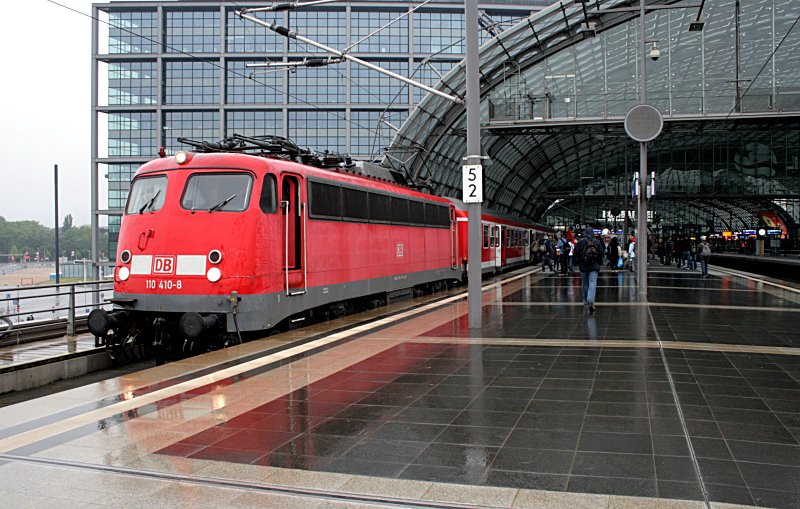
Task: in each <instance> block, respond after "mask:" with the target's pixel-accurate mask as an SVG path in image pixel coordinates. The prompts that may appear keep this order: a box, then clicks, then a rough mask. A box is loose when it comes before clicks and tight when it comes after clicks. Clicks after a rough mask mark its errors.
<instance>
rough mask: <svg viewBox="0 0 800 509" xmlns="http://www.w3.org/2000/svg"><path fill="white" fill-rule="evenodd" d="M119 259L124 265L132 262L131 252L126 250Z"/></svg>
mask: <svg viewBox="0 0 800 509" xmlns="http://www.w3.org/2000/svg"><path fill="white" fill-rule="evenodd" d="M119 259H120V261H121V262H122V263H128V262H129V261H131V252H130V251H128V250H127V249H126V250H125V251H123V252H122V253H121V254H120V255H119Z"/></svg>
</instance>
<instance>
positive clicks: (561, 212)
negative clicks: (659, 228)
mask: <svg viewBox="0 0 800 509" xmlns="http://www.w3.org/2000/svg"><path fill="white" fill-rule="evenodd" d="M697 4H698V3H697V2H694V1H692V2H687V1H679V2H676V1H670V0H650V1H647V2H646V5H647V15H646V17H645V38H646V39H647V41H648V42H647V45H646V46H647V50H648V52H649V51H650V49H651V48H652V46H653V45H656V46H657V47H658V49H659V51H660V58H658V59H657V60H655V61H654V60H651V59H649V58H648V59H647V63H646V66H645V67H646V69H645V72H646V76H647V89H646V92H647V94H646V95H647V101H648V102H649V103H650V104H652V105H653V106H655V107H656V108H658V109H659V110H660V111H661V113H662V115H663V117H664V119H665V128H664V131H663V133H662V134H661V135H660V136H659V138H657V139H656V140H655V141H653V142H651V143H650V144H649V145H650V148H649V157H648V167H649V168H650V169H651V170H653V171H656V173H657V181H658V183H659V185H658V192H659V194H658V197H657V198H656V205H655V210H656V211H657V212H658V214H659V218H660V220H661V222H662V223H663V224H672V223H674V224H676V225H678V224H681V223H682V222H684V223H685V224H702V225H709V224H712V223H714V222H715V221H716V223H718V224H719V226H722V225H723V224H724V223H726V222H727V223H731V224H739V225H741V227H749V226H752V223H753V222H754V221H755V222H758V220H759V219H758V218H759V214H761V213H762V212H763V211H766V210H769V211H773V212H775V214H778V215H779V216H780V217H782V219H783V220H784V221H785V222H786V223H787V224H788V225H792V226H794V225H797V223H798V222H800V215H798V209H800V207H798V199H800V162H798V158H799V157H800V26H798V25H800V23H798V19H800V18H798V11H797V3H796V0H739V1H738V5H739V10H738V11H737V8H736V5H737V2H736V1H735V0H708V1H706V2H705V5H704V8H703V12H702V20H703V21H704V22H705V25H704V27H703V30H702V31H690V30H689V23H690V22H691V21H694V20H695V17H696V16H697V14H698V12H697V7H696V6H697ZM584 5H585V6H586V11H585V13H584V9H583V6H584ZM638 5H639V2H638V1H637V0H633V1H627V2H626V1H619V0H607V1H605V0H592V1H591V2H589V3H587V4H581V3H576V2H574V1H573V0H565V1H563V2H561V3H556V4H553V5H551V6H549V7H548V8H546V9H544V10H543V11H540V12H538V13H536V14H534V15H533V16H531V17H530V18H529V19H526V20H523V21H522V22H520V23H518V24H517V25H515V26H514V27H512V28H510V29H508V30H506V31H504V32H502V33H501V34H500V35H499V36H498V37H496V38H493V39H490V40H489V41H488V42H486V43H485V44H484V45H483V46H482V47H481V53H480V61H481V97H482V99H481V126H482V131H481V143H482V150H483V153H484V155H487V156H488V157H489V160H488V161H487V162H486V163H485V171H484V174H485V179H486V182H485V189H484V195H485V198H486V202H484V206H487V207H489V208H492V209H495V210H498V211H500V212H505V213H510V214H516V215H522V216H526V217H529V218H531V219H532V220H535V221H539V222H548V221H549V223H550V224H553V225H568V224H574V220H575V219H579V218H591V219H593V220H596V221H597V222H600V221H608V212H607V211H608V210H610V209H611V208H620V209H621V210H626V209H627V210H631V209H632V208H633V204H630V203H628V202H629V201H630V200H629V199H627V200H626V196H628V195H629V193H630V177H631V174H632V172H633V171H634V170H636V169H638V166H639V161H638V144H636V143H634V142H632V141H631V140H629V139H628V137H627V136H626V134H625V131H624V129H623V120H624V116H625V114H626V113H627V112H628V111H629V110H630V108H631V107H633V106H634V105H636V104H637V103H638V101H639V99H640V87H639V82H640V79H639V77H640V75H641V73H642V69H641V67H642V63H641V57H640V55H641V51H642V47H641V37H640V28H639V27H640V19H639V11H638ZM684 6H690V7H684ZM666 7H669V8H666ZM632 8H636V9H632ZM587 21H588V23H589V25H588V27H589V28H587ZM463 66H464V63H463V62H462V63H460V64H459V65H457V66H455V67H454V68H453V69H452V70H451V71H450V72H449V73H448V74H447V75H446V76H445V77H444V78H443V80H442V81H443V82H442V83H439V84H438V85H437V88H439V89H442V90H445V91H448V92H450V93H452V92H451V91H455V92H456V93H458V94H460V95H462V96H463V95H464V94H465V84H464V74H465V73H464V67H463ZM465 120H466V117H465V110H464V106H463V105H461V104H455V103H453V102H451V101H448V100H446V99H443V98H440V97H438V96H434V95H430V94H429V95H428V96H427V97H426V98H425V99H424V100H423V101H422V102H421V103H420V105H419V107H418V108H416V109H415V110H414V111H413V112H412V114H411V115H409V118H408V120H407V121H406V122H405V124H404V125H403V127H402V128H401V130H400V131H399V132H398V134H397V136H396V137H395V139H394V141H393V142H392V144H391V146H390V147H389V148H388V150H387V153H386V157H385V160H384V164H387V165H391V166H393V167H395V168H397V169H400V170H402V171H404V172H406V173H407V174H408V175H409V176H410V178H411V179H412V180H425V181H429V182H430V183H432V184H433V185H434V187H435V190H436V193H437V194H441V195H446V196H456V197H458V196H460V194H461V172H460V168H461V160H462V157H463V156H464V155H465V145H466V136H465ZM604 211H605V212H604ZM687 221H688V223H687Z"/></svg>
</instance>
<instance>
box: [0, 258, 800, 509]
mask: <svg viewBox="0 0 800 509" xmlns="http://www.w3.org/2000/svg"><path fill="white" fill-rule="evenodd" d="M632 283H633V276H632V275H631V274H630V273H620V274H611V273H607V274H606V273H604V274H603V275H602V277H601V281H600V288H599V289H598V303H599V304H598V307H597V311H596V313H595V314H593V315H590V314H588V313H587V312H586V311H585V310H584V308H583V306H582V305H581V304H580V302H581V299H580V286H579V281H578V280H577V279H576V278H569V277H566V278H563V277H557V276H553V275H549V274H548V275H546V276H545V277H543V276H542V275H541V274H533V275H523V277H519V278H517V279H516V280H514V281H512V282H509V283H507V284H505V285H503V286H494V287H490V288H487V289H486V292H485V294H484V307H483V319H484V320H483V322H484V326H483V328H482V330H479V331H470V330H469V329H468V328H467V322H466V317H465V313H466V304H465V303H464V302H463V301H453V302H452V303H451V302H448V301H447V300H445V301H442V302H439V303H431V304H427V305H423V306H422V307H417V308H416V309H414V310H411V311H407V312H405V314H404V315H403V316H401V317H400V319H399V320H396V321H392V320H389V319H386V320H381V319H378V320H377V321H373V322H372V323H371V324H369V325H365V326H363V327H354V328H353V329H352V330H351V331H349V332H336V333H335V334H332V335H331V337H330V338H328V337H327V336H326V334H325V332H324V330H321V329H319V330H313V331H307V332H306V333H305V334H307V335H308V334H311V333H312V332H313V333H314V334H319V336H320V338H324V339H320V341H328V340H334V339H335V340H336V341H339V342H340V343H334V344H337V345H338V346H331V345H332V344H331V345H329V346H326V347H325V348H324V349H320V350H319V351H318V352H317V353H314V354H313V355H311V354H308V355H306V354H299V356H295V357H292V356H293V355H298V354H294V353H292V350H291V349H290V350H287V351H285V352H281V353H280V354H272V355H280V356H281V357H280V358H282V359H284V360H283V361H280V360H279V359H277V358H274V359H273V358H272V355H266V354H264V357H263V358H261V357H259V355H258V351H259V350H258V349H259V345H258V343H259V342H255V343H248V344H247V345H243V347H237V348H242V350H241V351H240V352H237V350H236V348H232V349H228V350H226V351H224V352H215V353H212V354H209V355H208V356H202V357H198V358H194V359H189V360H187V361H182V362H179V363H174V364H171V365H167V366H162V367H159V368H154V369H153V370H147V372H142V373H141V374H139V375H131V376H129V377H127V378H126V379H123V380H120V381H119V383H118V384H108V385H106V386H98V387H92V388H86V389H83V390H75V391H70V393H63V394H62V395H61V396H58V395H54V396H52V397H49V398H47V399H46V400H45V401H44V402H40V403H38V406H39V410H41V408H42V403H46V408H47V412H48V413H51V414H53V415H55V416H59V415H61V416H62V417H63V418H61V419H50V420H39V421H34V420H33V415H35V412H36V410H35V407H36V406H37V404H34V403H33V402H30V403H29V404H21V405H16V406H15V407H10V408H9V409H8V410H0V426H1V427H2V429H0V432H2V431H3V429H6V430H9V429H13V430H14V431H13V433H5V434H2V435H0V436H4V437H6V438H4V439H3V440H0V452H2V453H5V455H2V454H0V461H3V460H5V461H6V463H5V464H4V465H0V479H3V478H4V477H3V474H4V473H5V474H11V476H12V477H13V476H14V475H15V474H16V473H17V472H18V469H20V468H23V470H24V468H34V467H36V468H42V469H45V468H56V467H57V468H60V469H66V470H67V471H69V470H70V466H73V467H74V465H77V464H78V462H80V464H81V465H82V467H81V468H82V469H83V470H82V471H85V469H86V468H90V469H91V468H94V472H95V473H96V475H97V476H98V477H102V478H103V479H104V482H103V485H104V486H107V485H108V484H109V483H107V482H106V481H105V476H108V475H111V474H112V473H113V474H114V475H125V474H126V473H127V474H129V475H134V474H135V475H139V476H141V475H142V474H141V473H142V472H145V473H148V474H150V473H153V474H160V475H164V476H168V475H173V474H180V475H181V476H185V478H184V477H182V478H181V479H180V480H181V481H186V482H188V486H184V488H182V489H181V490H175V489H173V490H172V491H169V492H168V489H167V488H166V487H158V486H154V487H152V490H154V491H152V492H148V494H147V497H148V498H146V500H150V501H153V500H161V501H162V502H163V500H176V501H178V502H179V503H180V504H183V506H187V507H191V506H192V503H194V502H196V501H197V500H199V499H202V490H203V486H206V488H205V489H207V486H210V485H215V484H214V483H217V484H216V485H215V486H217V487H219V488H220V490H221V491H220V493H226V495H225V497H226V498H225V502H224V503H225V504H229V505H230V507H239V506H241V507H250V505H248V504H249V503H250V502H249V500H250V499H246V495H248V496H250V497H255V498H258V497H259V496H262V495H263V496H264V497H266V496H267V495H270V496H276V497H277V496H278V495H280V494H276V493H275V492H274V491H270V489H271V488H270V486H272V487H274V486H275V485H280V486H293V487H295V488H298V487H300V488H302V489H305V490H307V489H310V488H314V489H324V490H330V491H332V492H335V493H338V494H340V495H341V494H352V493H362V492H364V491H363V490H367V488H366V487H367V486H380V488H374V489H375V490H376V491H375V492H374V493H373V492H370V493H373V495H370V496H377V495H375V493H384V494H386V493H390V494H391V493H394V494H396V496H398V497H400V498H401V502H400V503H398V505H403V504H402V500H404V501H405V502H407V503H417V504H419V503H424V501H425V500H428V501H432V500H437V503H444V504H446V503H457V502H460V503H467V504H469V505H472V506H477V505H483V506H493V507H504V506H515V507H576V506H578V505H584V506H585V507H626V506H627V507H646V506H653V507H698V508H699V507H708V506H716V505H717V504H720V503H732V504H744V505H759V506H769V507H790V508H797V507H800V502H799V500H800V349H797V348H795V347H796V346H797V344H796V342H795V341H796V339H795V335H794V334H792V333H791V332H792V331H791V326H792V324H793V323H794V321H795V320H796V318H800V314H798V313H800V303H799V302H800V293H798V292H796V291H794V290H792V289H790V288H788V289H787V288H779V287H775V286H770V285H767V284H762V283H756V282H753V281H750V280H745V279H740V278H734V277H731V276H728V275H723V274H721V273H717V274H716V275H715V277H713V278H710V279H701V278H699V277H698V276H697V274H692V273H689V272H679V271H674V270H672V271H663V272H656V273H654V274H652V275H651V277H650V279H649V285H650V292H651V293H650V295H651V299H650V301H651V303H650V305H643V304H642V303H638V302H636V301H635V299H634V297H635V287H634V286H633V284H632ZM376 316H377V315H376ZM352 320H353V323H355V319H352ZM336 326H337V325H336V324H332V325H330V326H329V327H331V328H332V329H335V330H338V331H341V330H342V329H341V324H339V328H338V329H336ZM345 329H346V328H345ZM302 334H303V333H297V332H295V333H293V337H294V338H300V337H302ZM332 336H336V338H333V337H332ZM275 338H278V339H272V338H271V339H270V341H280V340H281V338H280V336H276V337H275ZM287 339H288V338H287ZM284 341H285V340H284ZM314 344H315V342H311V343H309V344H308V346H312V347H313V346H314ZM260 347H261V348H263V347H264V345H261V346H260ZM289 361H293V362H289ZM215 364H218V365H220V366H223V367H224V369H220V370H218V371H214V370H213V369H210V367H211V366H214V365H215ZM264 366H268V367H266V368H265V367H264ZM198 370H200V371H198ZM192 372H202V373H203V376H202V377H200V376H197V377H192V376H191V373H192ZM164 380H174V381H175V382H174V383H166V382H164ZM143 387H150V388H151V390H143V389H142V388H143ZM114 394H118V395H119V394H121V395H125V394H130V396H129V397H117V398H114V397H113V395H114ZM91 401H98V402H104V403H102V404H98V405H96V406H95V407H94V408H93V409H91V410H90V409H89V408H87V402H91ZM78 407H79V408H83V409H84V410H85V411H83V412H81V413H80V414H77V415H76V413H75V412H71V411H70V409H71V408H78ZM33 422H38V424H26V423H33ZM101 423H102V424H101ZM26 458H27V460H26ZM25 461H28V462H29V463H25ZM37 461H38V462H44V461H50V462H54V464H48V465H43V464H41V463H36V462H37ZM110 468H118V469H120V471H116V470H114V471H113V472H109V471H107V469H110ZM156 477H157V476H156ZM9 478H10V477H9ZM220 479H227V480H230V479H233V480H235V481H236V482H246V483H250V484H248V485H247V486H243V485H240V484H235V485H230V484H225V483H222V481H220ZM98 482H99V481H98ZM153 482H155V481H153ZM203 483H206V484H203ZM208 483H211V484H208ZM220 483H222V484H220ZM448 487H453V488H454V489H452V488H448ZM28 488H30V486H28ZM76 489H77V488H76ZM87 489H88V488H87ZM92 489H93V490H96V489H97V486H96V485H95V486H94V487H93V488H92ZM148 489H151V488H148ZM371 489H372V488H370V490H371ZM36 490H40V491H42V492H44V491H45V488H44V487H43V486H40V485H36V486H34V489H33V491H30V489H29V490H28V493H33V494H34V496H38V495H39V494H40V492H39V491H36ZM114 490H117V491H114ZM114 490H108V491H110V492H113V493H114V496H115V497H116V498H113V497H112V498H108V499H104V498H103V497H95V498H93V499H92V503H93V504H95V505H96V506H98V507H103V506H105V505H104V504H105V503H106V502H109V501H110V500H117V501H119V497H120V496H121V495H120V493H119V488H114ZM226 490H230V491H232V492H231V493H228V492H227V491H226ZM236 490H240V491H243V493H240V492H239V491H236ZM379 490H383V491H379ZM0 491H3V492H4V493H5V494H8V495H9V496H13V495H14V494H17V493H18V492H19V490H18V489H15V487H14V486H11V485H7V484H4V483H3V481H0ZM367 491H369V490H367ZM100 492H102V490H100ZM233 492H235V493H233ZM93 493H94V491H93ZM153 493H157V494H158V495H153ZM326 493H328V491H326ZM87 496H88V495H87ZM218 496H220V497H221V496H222V495H218ZM281 496H282V495H281ZM198 497H200V498H198ZM575 497H578V498H575ZM615 497H616V498H615ZM620 497H634V498H620ZM54 498H55V499H58V498H59V496H58V494H53V493H49V492H48V493H46V496H45V497H44V499H46V500H48V501H49V503H52V501H53V499H54ZM61 498H63V497H61ZM31 500H34V498H31ZM334 500H335V501H336V503H341V504H351V505H344V506H347V507H351V506H353V505H352V504H356V505H357V503H358V501H354V500H347V501H344V500H342V499H335V498H334ZM483 500H485V502H484V501H483ZM706 500H707V501H708V502H706ZM193 501H194V502H193ZM293 501H294V502H295V503H296V506H297V507H307V506H309V504H311V502H313V503H320V499H319V498H318V496H317V498H315V497H314V496H311V498H305V499H302V502H301V501H300V500H298V499H297V498H295V499H293ZM420 501H423V502H420ZM679 501H685V502H679ZM328 502H330V500H328ZM260 503H265V502H264V500H261V501H260ZM271 503H272V504H275V505H284V503H285V505H287V506H293V505H291V503H289V502H287V501H285V500H283V501H281V502H276V501H274V500H273V501H272V502H271ZM659 504H660V505H659ZM669 504H673V505H669ZM674 504H681V505H674ZM706 504H708V505H706ZM32 505H34V506H39V507H44V506H45V505H44V502H42V503H41V504H38V503H37V504H32ZM51 505H52V504H51ZM109 505H110V504H109ZM266 505H270V503H266ZM253 506H256V505H253ZM326 507H327V506H326Z"/></svg>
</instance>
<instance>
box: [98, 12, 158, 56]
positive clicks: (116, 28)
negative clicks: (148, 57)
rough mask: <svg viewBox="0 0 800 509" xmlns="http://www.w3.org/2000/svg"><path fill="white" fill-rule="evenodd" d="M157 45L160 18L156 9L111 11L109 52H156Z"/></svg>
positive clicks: (109, 15) (109, 14)
mask: <svg viewBox="0 0 800 509" xmlns="http://www.w3.org/2000/svg"><path fill="white" fill-rule="evenodd" d="M157 47H158V18H157V16H156V12H155V11H154V10H153V11H114V10H110V11H109V13H108V52H109V53H111V54H119V53H155V52H156V51H157Z"/></svg>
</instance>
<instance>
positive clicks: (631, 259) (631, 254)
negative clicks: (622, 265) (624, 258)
mask: <svg viewBox="0 0 800 509" xmlns="http://www.w3.org/2000/svg"><path fill="white" fill-rule="evenodd" d="M635 258H636V237H634V236H633V235H631V242H630V244H628V263H629V264H630V267H628V268H629V269H630V270H631V272H633V271H634V268H635V267H636V260H635Z"/></svg>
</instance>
